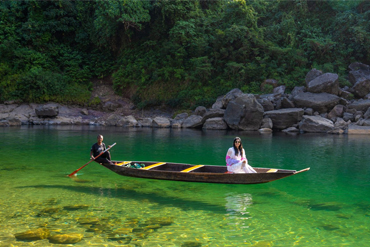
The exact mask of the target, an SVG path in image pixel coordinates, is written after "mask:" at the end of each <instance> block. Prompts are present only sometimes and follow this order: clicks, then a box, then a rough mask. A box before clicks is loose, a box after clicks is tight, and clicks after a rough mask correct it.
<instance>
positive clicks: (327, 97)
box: [294, 92, 340, 113]
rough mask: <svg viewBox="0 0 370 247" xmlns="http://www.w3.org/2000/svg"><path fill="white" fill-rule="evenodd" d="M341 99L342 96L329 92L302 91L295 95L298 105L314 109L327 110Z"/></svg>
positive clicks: (295, 101)
mask: <svg viewBox="0 0 370 247" xmlns="http://www.w3.org/2000/svg"><path fill="white" fill-rule="evenodd" d="M339 101H340V98H339V97H338V96H336V95H333V94H328V93H310V92H308V93H300V94H298V95H297V96H295V97H294V103H295V105H296V107H302V108H312V109H313V110H314V111H318V112H320V113H321V112H327V111H329V110H331V109H332V108H333V107H334V106H335V105H337V104H338V103H339Z"/></svg>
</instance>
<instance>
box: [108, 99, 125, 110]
mask: <svg viewBox="0 0 370 247" xmlns="http://www.w3.org/2000/svg"><path fill="white" fill-rule="evenodd" d="M120 107H122V105H121V104H119V103H117V102H114V101H107V102H105V103H104V104H103V110H104V111H115V110H117V109H118V108H120Z"/></svg>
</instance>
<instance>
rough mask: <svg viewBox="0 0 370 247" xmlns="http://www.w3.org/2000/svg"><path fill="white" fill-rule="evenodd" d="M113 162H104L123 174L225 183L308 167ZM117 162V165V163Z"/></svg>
mask: <svg viewBox="0 0 370 247" xmlns="http://www.w3.org/2000/svg"><path fill="white" fill-rule="evenodd" d="M114 163H115V164H116V165H110V164H103V166H105V167H106V168H108V169H110V170H111V171H113V172H115V173H117V174H119V175H122V176H131V177H139V178H150V179H164V180H174V181H186V182H205V183H224V184H258V183H267V182H271V181H274V180H278V179H282V178H285V177H289V176H292V175H295V174H297V173H300V172H303V171H307V170H308V169H309V168H306V169H304V170H301V171H298V172H297V171H296V170H284V169H270V168H255V170H256V171H257V173H239V174H232V173H227V168H226V166H211V165H196V166H195V165H190V164H181V163H166V162H143V161H132V162H120V161H115V162H114ZM134 163H137V164H144V165H145V167H144V168H139V169H138V168H130V167H127V165H128V164H134ZM117 164H118V165H117Z"/></svg>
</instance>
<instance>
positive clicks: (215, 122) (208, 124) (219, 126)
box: [203, 117, 228, 130]
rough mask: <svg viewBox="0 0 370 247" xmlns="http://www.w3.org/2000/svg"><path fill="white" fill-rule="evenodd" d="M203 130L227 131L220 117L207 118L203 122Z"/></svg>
mask: <svg viewBox="0 0 370 247" xmlns="http://www.w3.org/2000/svg"><path fill="white" fill-rule="evenodd" d="M203 129H207V130H225V129H228V127H227V124H226V122H225V121H224V119H223V118H222V117H215V118H209V119H207V120H206V121H205V123H204V125H203Z"/></svg>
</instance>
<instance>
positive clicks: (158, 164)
mask: <svg viewBox="0 0 370 247" xmlns="http://www.w3.org/2000/svg"><path fill="white" fill-rule="evenodd" d="M164 164H166V162H159V163H155V164H153V165H150V166H146V167H142V168H140V169H143V170H150V169H152V168H154V167H157V166H161V165H164Z"/></svg>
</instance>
